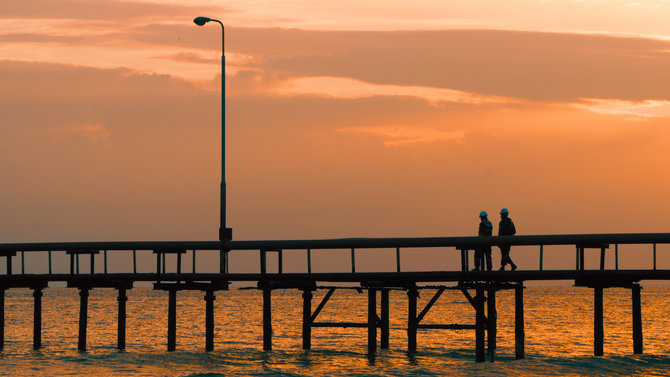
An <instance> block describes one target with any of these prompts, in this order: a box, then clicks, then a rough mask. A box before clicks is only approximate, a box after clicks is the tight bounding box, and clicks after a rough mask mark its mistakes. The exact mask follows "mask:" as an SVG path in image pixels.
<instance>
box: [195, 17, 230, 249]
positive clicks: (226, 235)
mask: <svg viewBox="0 0 670 377" xmlns="http://www.w3.org/2000/svg"><path fill="white" fill-rule="evenodd" d="M210 21H213V22H217V23H218V24H219V25H221V209H220V216H221V221H220V224H221V225H220V227H219V241H230V240H231V239H233V229H232V228H226V57H225V55H224V51H225V49H224V47H225V39H224V35H225V34H224V28H223V23H222V22H221V21H219V20H215V19H213V18H209V17H196V18H194V19H193V22H194V23H195V24H196V25H198V26H203V25H204V24H206V23H208V22H210Z"/></svg>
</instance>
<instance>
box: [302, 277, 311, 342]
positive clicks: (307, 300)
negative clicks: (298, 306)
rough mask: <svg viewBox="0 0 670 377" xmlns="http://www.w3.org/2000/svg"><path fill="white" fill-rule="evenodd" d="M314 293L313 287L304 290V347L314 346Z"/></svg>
mask: <svg viewBox="0 0 670 377" xmlns="http://www.w3.org/2000/svg"><path fill="white" fill-rule="evenodd" d="M313 296H314V295H313V294H312V289H311V288H303V290H302V349H304V350H308V349H311V348H312V297H313Z"/></svg>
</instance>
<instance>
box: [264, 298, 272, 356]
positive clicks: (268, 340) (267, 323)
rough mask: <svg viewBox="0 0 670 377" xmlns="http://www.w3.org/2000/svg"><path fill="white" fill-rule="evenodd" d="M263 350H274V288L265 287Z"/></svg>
mask: <svg viewBox="0 0 670 377" xmlns="http://www.w3.org/2000/svg"><path fill="white" fill-rule="evenodd" d="M263 350H265V351H270V350H272V289H270V288H268V287H266V288H263Z"/></svg>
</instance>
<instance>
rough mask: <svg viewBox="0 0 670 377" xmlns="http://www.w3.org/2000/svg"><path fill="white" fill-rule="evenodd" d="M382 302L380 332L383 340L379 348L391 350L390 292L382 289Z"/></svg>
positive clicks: (380, 341)
mask: <svg viewBox="0 0 670 377" xmlns="http://www.w3.org/2000/svg"><path fill="white" fill-rule="evenodd" d="M380 296H381V297H380V302H379V304H380V305H381V308H380V310H381V315H380V324H379V327H380V332H381V335H380V336H381V338H380V340H379V348H381V349H383V350H384V349H388V348H389V338H390V335H391V332H390V315H389V290H388V289H381V290H380Z"/></svg>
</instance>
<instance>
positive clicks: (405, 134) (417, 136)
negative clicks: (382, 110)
mask: <svg viewBox="0 0 670 377" xmlns="http://www.w3.org/2000/svg"><path fill="white" fill-rule="evenodd" d="M338 131H339V132H342V133H345V134H353V135H371V136H375V137H378V138H380V139H381V140H383V143H384V146H386V147H396V146H409V145H414V144H421V143H434V142H438V141H451V142H457V143H462V142H463V141H464V140H465V131H464V130H456V131H450V130H444V129H439V128H427V127H410V126H372V127H344V128H340V129H338Z"/></svg>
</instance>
